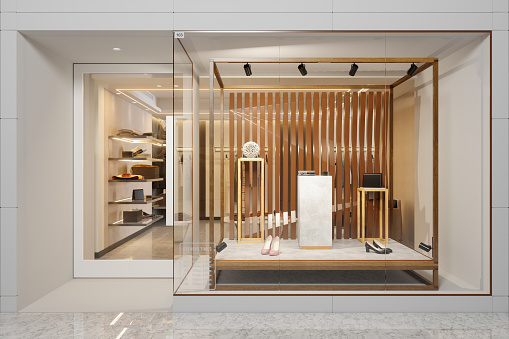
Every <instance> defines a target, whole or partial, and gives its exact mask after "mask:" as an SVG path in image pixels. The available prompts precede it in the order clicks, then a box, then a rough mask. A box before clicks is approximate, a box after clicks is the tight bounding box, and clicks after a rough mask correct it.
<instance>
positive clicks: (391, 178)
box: [387, 87, 394, 237]
mask: <svg viewBox="0 0 509 339" xmlns="http://www.w3.org/2000/svg"><path fill="white" fill-rule="evenodd" d="M393 94H394V90H393V88H392V87H391V88H390V90H389V116H388V120H389V121H388V122H387V125H388V130H387V133H388V134H389V135H388V143H389V154H388V156H389V161H388V162H389V178H388V182H387V187H388V188H389V201H390V203H389V227H390V228H389V237H390V236H391V231H390V230H391V229H392V209H393V199H394V196H393V193H394V192H393V190H392V188H393V184H392V183H393V182H394V171H393V151H394V148H393V127H394V124H393V100H394V96H393Z"/></svg>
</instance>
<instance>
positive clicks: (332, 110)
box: [329, 92, 337, 237]
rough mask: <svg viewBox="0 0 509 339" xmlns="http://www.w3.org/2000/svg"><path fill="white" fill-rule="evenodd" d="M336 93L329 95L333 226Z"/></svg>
mask: <svg viewBox="0 0 509 339" xmlns="http://www.w3.org/2000/svg"><path fill="white" fill-rule="evenodd" d="M335 99H336V98H335V97H334V93H333V92H331V93H329V175H330V176H331V177H332V206H333V208H332V225H333V226H334V225H335V224H336V212H335V211H336V208H337V207H336V205H335V204H334V200H335V197H336V189H335V178H336V176H335V171H334V168H335V167H336V166H335V160H336V159H335V157H334V118H335V115H336V110H335ZM332 237H334V227H332Z"/></svg>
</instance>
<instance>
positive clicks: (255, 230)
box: [250, 93, 258, 238]
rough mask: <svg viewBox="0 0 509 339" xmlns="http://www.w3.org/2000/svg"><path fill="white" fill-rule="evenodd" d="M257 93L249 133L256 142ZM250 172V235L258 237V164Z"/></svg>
mask: <svg viewBox="0 0 509 339" xmlns="http://www.w3.org/2000/svg"><path fill="white" fill-rule="evenodd" d="M257 108H258V95H257V93H253V104H252V111H253V114H252V118H251V127H252V130H253V132H252V133H251V141H254V142H256V143H258V133H257V132H258V128H257V127H258V110H257ZM252 166H253V167H252V172H251V185H252V192H253V195H252V199H251V205H252V213H253V217H252V219H251V233H250V234H251V235H252V237H253V238H257V237H258V234H257V233H258V226H257V225H258V223H257V219H258V218H257V216H256V215H257V214H256V212H257V211H258V164H257V163H254V164H252Z"/></svg>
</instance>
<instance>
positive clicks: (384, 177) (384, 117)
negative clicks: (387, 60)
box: [380, 91, 392, 236]
mask: <svg viewBox="0 0 509 339" xmlns="http://www.w3.org/2000/svg"><path fill="white" fill-rule="evenodd" d="M388 98H389V92H388V91H385V92H384V93H383V101H384V111H383V115H382V124H381V125H382V126H381V132H382V145H381V147H382V186H383V187H388V186H387V127H388V125H387V116H388V112H389V101H388ZM380 201H381V202H383V201H385V200H384V199H380ZM391 205H392V204H391ZM383 208H385V207H383ZM382 216H383V220H384V225H385V213H383V215H382ZM383 231H384V234H383V235H382V236H385V228H384V229H383Z"/></svg>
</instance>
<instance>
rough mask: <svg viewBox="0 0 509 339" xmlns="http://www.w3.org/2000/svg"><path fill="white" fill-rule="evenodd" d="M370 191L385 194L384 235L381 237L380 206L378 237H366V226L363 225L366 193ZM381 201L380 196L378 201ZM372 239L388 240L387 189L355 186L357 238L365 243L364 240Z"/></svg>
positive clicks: (385, 241)
mask: <svg viewBox="0 0 509 339" xmlns="http://www.w3.org/2000/svg"><path fill="white" fill-rule="evenodd" d="M370 192H380V194H381V193H382V192H383V193H384V194H385V237H382V234H384V233H383V228H384V222H383V214H382V213H383V212H382V208H380V214H379V218H378V220H379V224H380V238H366V228H365V227H364V225H365V224H366V193H370ZM361 198H362V200H361ZM381 201H382V199H381V197H380V202H381ZM359 202H360V203H359ZM361 225H362V227H361ZM361 232H362V235H361ZM373 239H375V240H378V241H381V242H383V243H384V244H387V243H388V242H389V189H387V188H370V187H359V188H357V240H359V241H360V242H362V243H365V242H366V241H372V240H373Z"/></svg>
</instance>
